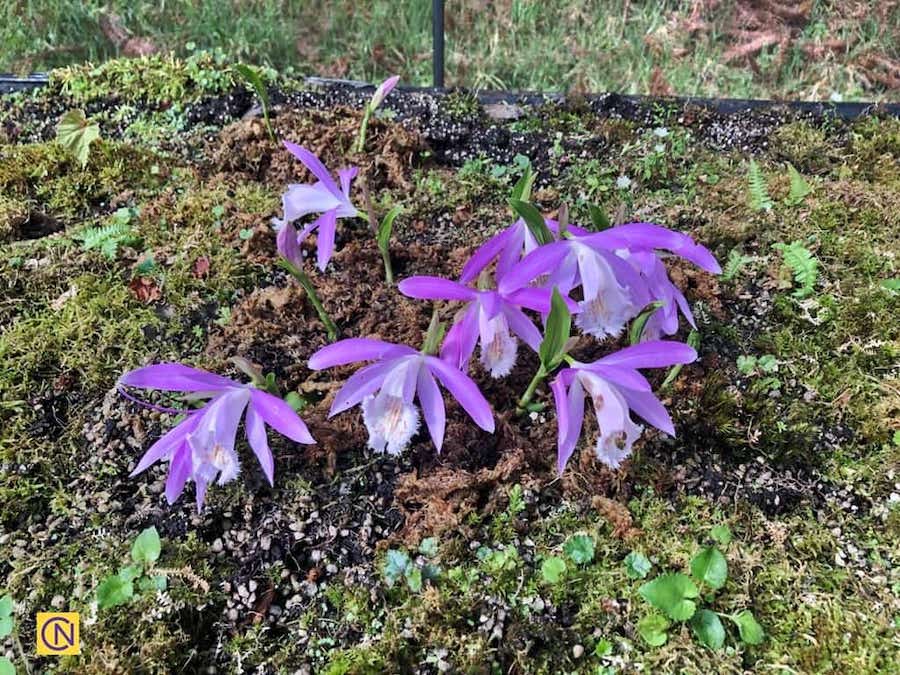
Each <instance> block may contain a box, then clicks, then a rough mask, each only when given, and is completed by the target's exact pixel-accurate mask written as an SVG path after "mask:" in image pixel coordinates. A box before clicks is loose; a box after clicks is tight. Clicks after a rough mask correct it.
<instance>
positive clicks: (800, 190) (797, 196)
mask: <svg viewBox="0 0 900 675" xmlns="http://www.w3.org/2000/svg"><path fill="white" fill-rule="evenodd" d="M788 175H789V176H790V178H791V189H790V192H788V196H787V199H785V200H784V201H785V203H786V204H787V205H788V206H799V205H800V204H802V203H803V200H804V198H805V197H806V195H808V194H809V193H810V192H812V188H811V187H810V186H809V183H807V182H806V179H805V178H803V176H802V175H801V174H800V172H799V171H797V169H795V168H794V166H793V164H788Z"/></svg>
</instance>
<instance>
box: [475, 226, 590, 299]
mask: <svg viewBox="0 0 900 675" xmlns="http://www.w3.org/2000/svg"><path fill="white" fill-rule="evenodd" d="M544 223H545V224H546V225H547V228H548V229H549V230H550V231H551V232H552V233H553V234H557V233H558V232H559V223H558V222H557V221H555V220H553V219H550V218H545V219H544ZM569 231H570V232H572V234H574V235H576V236H582V235H586V234H589V232H588V231H587V230H584V229H582V228H580V227H577V226H574V225H570V226H569ZM539 246H540V245H539V244H538V242H537V239H535V238H534V235H533V234H532V233H531V230H530V229H528V225H526V224H525V221H524V220H523V219H522V218H519V219H518V220H517V221H516V222H514V223H513V224H512V225H510V226H509V227H507V228H506V229H505V230H502V231H501V232H498V233H497V234H495V235H494V236H493V237H491V238H490V239H488V240H487V241H486V242H484V243H483V244H482V245H481V246H479V247H478V249H477V250H476V251H475V253H473V254H472V257H471V258H469V260H468V262H466V264H465V265H464V266H463V270H462V274H460V275H459V280H460V281H461V282H462V283H464V284H467V283H469V282H471V281H474V280H475V279H476V278H477V277H478V275H479V274H480V273H481V270H483V269H484V268H485V267H487V266H488V265H490V264H491V262H493V261H494V260H496V261H497V268H496V278H497V279H499V278H500V277H502V276H504V275H505V274H506V273H507V272H509V271H510V270H511V269H512V268H513V267H514V266H515V264H516V263H517V262H519V260H521V259H522V257H523V256H525V255H528V254H529V253H531V252H532V251H534V250H535V249H536V248H538V247H539Z"/></svg>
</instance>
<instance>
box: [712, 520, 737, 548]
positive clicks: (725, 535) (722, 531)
mask: <svg viewBox="0 0 900 675" xmlns="http://www.w3.org/2000/svg"><path fill="white" fill-rule="evenodd" d="M709 536H710V537H712V538H713V539H714V540H715V541H716V542H718V544H719V546H722V547H723V548H725V547H727V546H728V544H730V543H731V537H732V535H731V528H729V527H728V526H727V525H716V526H715V527H713V528H712V529H711V530H710V531H709Z"/></svg>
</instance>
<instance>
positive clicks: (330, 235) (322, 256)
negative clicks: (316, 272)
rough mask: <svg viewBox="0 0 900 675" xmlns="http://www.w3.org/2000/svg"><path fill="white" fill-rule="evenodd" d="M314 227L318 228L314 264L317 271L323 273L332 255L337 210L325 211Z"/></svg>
mask: <svg viewBox="0 0 900 675" xmlns="http://www.w3.org/2000/svg"><path fill="white" fill-rule="evenodd" d="M315 225H317V226H318V228H319V233H318V241H317V246H316V262H317V263H318V267H319V269H320V270H321V271H322V272H324V271H325V268H326V267H328V261H329V260H331V254H332V253H334V234H335V230H336V226H337V210H336V209H332V210H331V211H326V212H325V213H323V214H322V215H321V216H319V217H318V218H317V219H316V222H315Z"/></svg>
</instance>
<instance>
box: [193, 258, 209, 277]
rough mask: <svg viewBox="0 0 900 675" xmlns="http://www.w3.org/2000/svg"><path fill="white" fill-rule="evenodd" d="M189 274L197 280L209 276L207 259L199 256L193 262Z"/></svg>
mask: <svg viewBox="0 0 900 675" xmlns="http://www.w3.org/2000/svg"><path fill="white" fill-rule="evenodd" d="M191 273H192V274H193V275H194V276H195V277H196V278H198V279H203V278H205V277H206V276H207V275H208V274H209V258H207V257H206V256H205V255H201V256H200V257H199V258H197V259H196V260H195V261H194V266H193V267H192V268H191Z"/></svg>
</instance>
